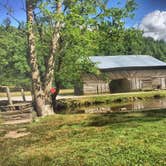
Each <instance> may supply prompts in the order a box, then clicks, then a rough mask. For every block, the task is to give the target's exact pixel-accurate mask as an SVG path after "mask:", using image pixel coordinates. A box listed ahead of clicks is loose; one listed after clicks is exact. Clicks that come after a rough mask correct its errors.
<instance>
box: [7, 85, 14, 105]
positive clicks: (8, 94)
mask: <svg viewBox="0 0 166 166" xmlns="http://www.w3.org/2000/svg"><path fill="white" fill-rule="evenodd" d="M6 94H7V98H8V102H9V105H13V102H12V97H11V93H10V89H9V87H6Z"/></svg>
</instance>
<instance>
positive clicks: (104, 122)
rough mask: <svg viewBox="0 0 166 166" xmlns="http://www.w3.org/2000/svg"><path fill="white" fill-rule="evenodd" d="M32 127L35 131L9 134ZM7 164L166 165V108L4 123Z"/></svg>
mask: <svg viewBox="0 0 166 166" xmlns="http://www.w3.org/2000/svg"><path fill="white" fill-rule="evenodd" d="M21 128H26V130H27V132H31V134H30V135H28V136H24V137H21V138H17V139H13V138H4V135H5V134H6V133H7V132H8V131H12V130H17V131H21V130H20V129H21ZM0 156H1V157H0V165H1V166H24V165H26V166H54V165H57V166H111V165H115V166H129V165H131V166H132V165H134V166H135V165H139V166H140V165H146V166H153V165H154V166H157V165H159V166H164V165H166V110H153V111H147V112H139V113H119V114H118V113H114V114H75V115H54V116H49V117H45V118H40V119H39V120H38V121H37V122H33V123H31V124H28V125H19V126H13V125H12V126H3V125H0Z"/></svg>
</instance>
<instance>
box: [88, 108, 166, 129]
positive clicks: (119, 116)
mask: <svg viewBox="0 0 166 166" xmlns="http://www.w3.org/2000/svg"><path fill="white" fill-rule="evenodd" d="M164 118H166V109H161V110H150V111H141V112H130V113H129V112H123V113H110V114H99V115H96V116H92V117H90V119H89V123H88V124H87V126H105V125H110V124H118V126H119V127H120V126H122V127H123V125H124V124H125V123H130V122H134V123H144V122H154V121H160V120H162V119H164Z"/></svg>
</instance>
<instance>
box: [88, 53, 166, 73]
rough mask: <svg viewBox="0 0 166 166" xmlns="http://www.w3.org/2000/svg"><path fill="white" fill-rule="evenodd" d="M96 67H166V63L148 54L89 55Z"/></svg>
mask: <svg viewBox="0 0 166 166" xmlns="http://www.w3.org/2000/svg"><path fill="white" fill-rule="evenodd" d="M89 58H90V60H91V61H92V62H93V63H95V64H96V67H97V68H98V69H101V70H102V69H118V68H149V67H151V68H153V67H154V68H156V67H157V68H166V63H165V62H162V61H160V60H158V59H156V58H154V57H152V56H149V55H118V56H91V57H89Z"/></svg>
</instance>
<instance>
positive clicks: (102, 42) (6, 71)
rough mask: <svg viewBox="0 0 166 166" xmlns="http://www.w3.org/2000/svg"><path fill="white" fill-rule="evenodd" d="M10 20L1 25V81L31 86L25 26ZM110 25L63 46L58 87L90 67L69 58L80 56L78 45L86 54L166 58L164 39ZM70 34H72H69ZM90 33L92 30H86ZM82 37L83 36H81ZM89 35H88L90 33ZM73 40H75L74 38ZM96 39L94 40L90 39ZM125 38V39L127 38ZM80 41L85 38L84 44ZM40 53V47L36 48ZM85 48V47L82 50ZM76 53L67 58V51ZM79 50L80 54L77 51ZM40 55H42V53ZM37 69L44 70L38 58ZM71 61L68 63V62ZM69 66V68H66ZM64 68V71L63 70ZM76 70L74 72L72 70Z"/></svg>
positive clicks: (12, 84)
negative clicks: (115, 29) (70, 46)
mask: <svg viewBox="0 0 166 166" xmlns="http://www.w3.org/2000/svg"><path fill="white" fill-rule="evenodd" d="M7 22H9V20H8V21H7V20H4V23H3V25H1V26H0V54H1V56H0V82H1V85H9V86H19V87H25V88H27V89H30V87H31V81H30V79H31V74H30V68H29V65H28V62H27V58H26V57H27V51H26V50H27V40H26V34H25V27H24V26H22V27H13V26H11V25H10V24H7ZM109 29H111V25H108V24H103V25H102V27H101V29H99V30H98V32H96V34H95V35H96V36H93V38H92V39H91V40H92V41H83V40H82V39H79V40H80V41H75V42H73V45H74V47H72V48H73V50H71V48H68V49H66V52H65V54H66V59H67V64H66V67H64V68H63V70H62V71H61V72H59V75H60V77H59V79H60V81H61V87H63V88H71V87H73V85H74V82H75V81H76V78H78V77H79V74H80V72H86V71H88V70H89V67H88V65H85V63H83V62H77V61H72V60H73V58H75V59H77V58H78V57H80V55H79V54H81V52H79V51H78V50H77V49H80V50H82V54H84V53H85V55H86V56H87V57H88V56H94V55H96V56H97V55H105V56H107V55H141V54H142V55H151V56H153V57H155V58H157V59H160V60H162V61H165V62H166V56H165V55H166V43H165V42H164V41H155V40H154V39H153V38H145V37H143V32H142V31H140V30H137V29H134V28H129V29H125V28H123V29H122V30H121V31H116V32H115V33H113V32H110V31H109ZM70 35H72V34H70ZM86 35H87V37H89V36H88V35H91V32H89V34H86ZM84 37H85V36H84ZM89 38H90V37H89ZM75 40H78V39H77V38H75ZM93 41H95V42H93ZM126 41H128V42H126ZM83 42H86V43H84V44H83ZM38 49H39V51H40V52H41V53H40V54H42V50H40V48H38ZM85 50H86V51H85ZM71 51H72V54H74V53H75V54H76V55H77V56H76V55H73V56H71V57H69V58H71V59H68V58H67V55H68V54H71ZM78 53H79V54H78ZM41 57H42V56H41ZM41 57H40V56H38V58H39V61H40V70H41V72H42V70H44V64H42V62H41V60H40V58H41ZM69 62H70V63H69ZM67 68H68V69H70V72H68V71H69V70H68V69H67ZM66 70H67V71H66ZM75 71H77V72H75Z"/></svg>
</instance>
